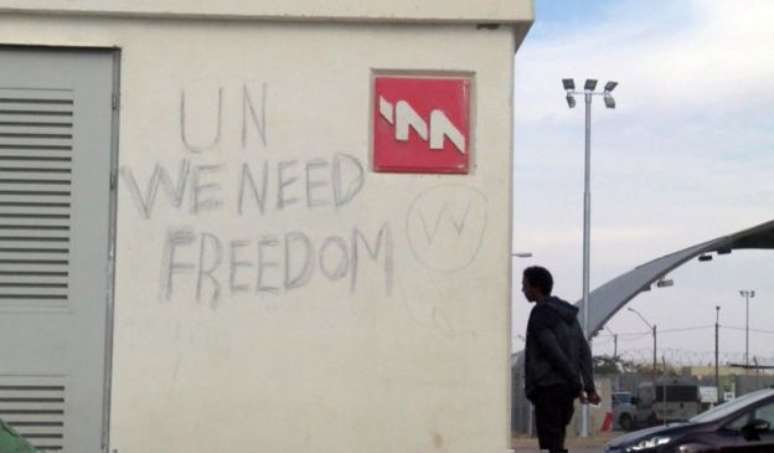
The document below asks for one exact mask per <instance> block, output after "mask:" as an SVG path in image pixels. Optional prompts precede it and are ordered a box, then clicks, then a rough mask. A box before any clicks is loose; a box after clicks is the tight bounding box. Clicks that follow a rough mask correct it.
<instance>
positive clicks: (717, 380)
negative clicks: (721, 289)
mask: <svg viewBox="0 0 774 453" xmlns="http://www.w3.org/2000/svg"><path fill="white" fill-rule="evenodd" d="M719 355H720V305H717V306H715V391H716V392H717V402H718V403H720V401H721V397H720V393H721V392H720V367H719V365H718V357H719Z"/></svg>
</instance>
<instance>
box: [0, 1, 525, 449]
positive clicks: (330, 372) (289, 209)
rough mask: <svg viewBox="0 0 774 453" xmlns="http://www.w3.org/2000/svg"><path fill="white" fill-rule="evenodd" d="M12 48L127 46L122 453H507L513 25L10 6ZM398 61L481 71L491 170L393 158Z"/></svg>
mask: <svg viewBox="0 0 774 453" xmlns="http://www.w3.org/2000/svg"><path fill="white" fill-rule="evenodd" d="M14 3H17V2H10V1H5V2H2V4H4V5H5V6H8V5H12V4H14ZM28 3H31V2H25V4H28ZM87 3H88V2H81V3H76V2H62V4H61V5H59V6H62V7H64V6H66V5H83V4H87ZM132 3H135V2H132ZM136 3H138V4H142V5H144V6H146V7H149V5H152V4H151V2H136ZM157 3H160V2H157ZM168 3H175V2H168ZM453 3H460V2H453ZM493 3H494V2H493ZM508 3H510V2H508ZM47 4H51V5H56V2H47ZM116 4H117V5H124V6H125V7H128V6H127V5H130V2H125V3H121V2H116ZM154 4H155V3H154ZM292 4H293V3H292V2H291V5H292ZM202 8H204V7H202ZM0 43H3V44H30V45H49V46H89V47H91V46H105V47H112V46H115V47H118V48H120V49H121V106H120V144H119V170H120V175H119V177H118V183H119V185H118V220H117V222H118V224H117V233H118V238H117V244H116V288H115V337H114V361H113V379H112V406H111V429H110V432H111V449H115V450H117V451H118V452H119V453H130V452H143V453H155V452H159V453H170V452H186V453H196V452H202V453H205V452H206V453H211V452H231V451H260V452H273V453H274V452H293V453H298V452H326V453H333V452H365V451H368V452H370V453H386V452H401V453H420V452H421V453H426V452H431V451H438V452H450V453H451V452H454V453H462V452H502V451H505V450H506V449H507V446H508V439H509V426H508V414H509V411H508V402H509V399H510V398H509V393H508V392H509V390H508V384H509V375H510V370H509V366H508V358H509V342H510V334H509V329H510V319H509V318H510V313H509V300H510V298H509V290H510V281H509V275H510V272H509V266H510V255H509V251H510V234H511V233H510V219H511V214H510V212H511V211H510V207H511V202H510V196H511V195H510V187H511V128H512V116H511V114H512V99H511V86H512V83H513V58H512V57H513V52H514V43H515V40H514V33H513V30H512V29H510V28H499V29H495V30H479V29H476V27H474V26H467V25H456V26H451V25H448V26H440V25H436V26H433V27H425V26H418V25H390V26H387V25H370V26H364V25H354V24H353V25H333V24H316V25H315V24H305V25H303V24H299V23H284V24H277V23H269V22H249V21H240V22H227V21H182V20H181V21H178V20H156V19H126V18H124V19H118V18H78V17H68V18H63V17H56V18H49V17H46V16H41V15H28V16H25V15H9V14H5V15H0ZM374 69H385V70H409V71H411V70H414V71H428V70H430V71H442V72H447V73H448V72H454V73H460V72H465V73H472V74H474V79H473V87H474V88H473V93H474V95H473V104H472V105H473V117H472V122H471V127H472V130H473V135H472V136H473V143H472V150H473V151H472V152H473V163H474V165H473V166H472V171H471V174H469V175H466V176H430V175H396V174H376V173H373V172H372V171H371V170H370V154H369V153H370V151H369V143H370V136H369V133H370V132H369V131H370V123H371V111H370V109H371V103H372V99H371V77H372V71H373V70H374ZM183 99H184V101H183ZM183 104H184V105H183ZM217 131H219V132H217ZM105 152H109V150H105ZM264 168H265V169H266V170H267V171H268V173H267V175H268V180H267V181H268V183H267V189H266V190H267V198H266V202H265V206H264V207H263V211H262V210H261V208H260V206H259V204H258V202H257V201H256V199H255V198H254V195H253V192H251V191H250V190H251V189H246V188H247V187H249V186H245V180H244V179H243V178H244V173H243V172H244V171H245V169H247V170H248V171H250V174H251V175H252V176H253V178H254V179H255V181H256V183H257V187H258V188H260V187H261V181H262V179H263V171H264ZM310 168H311V170H310ZM310 171H311V174H312V175H313V179H314V180H315V181H318V182H319V183H320V184H321V185H320V186H314V187H312V188H311V189H309V187H308V186H307V185H306V182H307V172H310ZM280 173H282V174H283V175H284V176H280ZM154 175H155V176H154ZM281 177H282V178H283V179H284V180H285V181H286V182H287V181H289V180H293V181H292V182H290V183H287V184H286V185H285V186H284V187H283V189H280V184H279V179H280V178H281ZM154 178H156V181H161V180H163V181H166V182H168V183H169V184H168V185H164V183H163V182H162V185H160V186H159V187H157V188H156V189H153V188H152V187H153V184H152V181H153V180H154ZM159 178H160V179H159ZM165 178H166V179H165ZM294 178H295V179H294ZM337 188H338V192H337V191H336V189H337ZM259 190H260V189H259ZM280 190H283V191H284V192H283V194H282V195H280V194H279V191H280ZM308 191H311V195H312V200H311V201H310V199H309V195H308V193H310V192H308ZM154 196H155V201H150V200H151V198H153V197H154ZM240 197H241V198H240ZM279 198H284V199H285V200H286V201H287V200H290V199H296V202H295V203H292V202H291V203H289V204H286V206H284V207H279V206H278V205H279V204H280V203H279V202H278V199H279ZM240 199H241V200H242V201H241V204H240ZM337 201H338V202H339V204H340V206H336V202H337ZM317 202H320V204H319V205H317ZM310 204H312V205H313V206H311V207H310V206H309V205H310ZM444 207H445V209H446V211H445V213H444ZM449 214H451V216H449ZM425 220H426V221H427V222H437V223H434V225H436V226H435V229H434V230H433V233H435V235H434V236H433V241H434V242H433V243H430V241H429V237H428V236H427V233H428V231H429V230H427V229H424V230H423V229H422V222H423V221H425ZM454 222H457V223H456V224H455V223H454ZM460 222H462V224H463V226H462V228H460ZM427 225H430V224H428V223H425V227H426V228H427ZM412 238H413V240H414V241H417V240H420V239H422V238H425V239H423V240H426V241H428V243H427V244H425V246H423V247H420V248H417V247H416V246H415V247H413V248H412V245H411V244H412ZM306 241H308V244H310V249H309V250H313V253H314V254H315V255H314V259H313V260H312V261H311V262H312V263H313V264H312V266H313V273H312V274H311V276H310V277H309V278H308V280H307V281H303V279H300V280H299V279H296V277H298V276H299V275H300V274H301V273H302V270H303V267H304V265H305V263H307V262H308V261H307V260H306V255H305V254H304V250H307V249H306V248H305V247H306V245H305V244H307V242H306ZM175 244H176V245H175ZM326 244H327V245H326ZM415 245H416V244H415ZM259 254H262V255H261V256H259ZM320 257H322V263H321V262H320ZM259 261H261V262H262V263H263V264H262V265H261V264H259ZM428 262H429V263H442V264H443V266H441V267H444V268H445V269H446V270H443V271H438V270H436V269H434V268H432V266H427V265H426V264H427V263H428ZM187 266H191V267H190V268H189V267H187ZM259 268H261V269H262V270H263V272H262V273H261V274H260V275H259V273H258V269H259ZM326 271H327V274H328V275H327V276H326ZM294 284H296V285H295V287H294ZM288 286H289V287H290V288H289V287H288Z"/></svg>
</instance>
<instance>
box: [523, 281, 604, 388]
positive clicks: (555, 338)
mask: <svg viewBox="0 0 774 453" xmlns="http://www.w3.org/2000/svg"><path fill="white" fill-rule="evenodd" d="M524 354H525V357H524V376H525V391H526V393H527V398H529V399H530V400H533V401H534V398H535V396H536V394H537V393H538V392H539V391H540V388H541V387H549V386H558V385H561V386H563V387H564V388H567V389H568V391H569V392H571V394H572V395H573V396H577V395H579V394H580V391H581V390H585V391H586V393H588V394H591V393H595V388H594V379H593V376H592V368H591V367H592V365H591V350H590V349H589V345H588V343H587V342H586V338H585V336H584V335H583V330H582V329H581V327H580V324H579V323H578V307H575V306H573V305H570V304H569V303H567V302H565V301H563V300H561V299H559V298H557V297H553V296H552V297H549V298H547V299H546V300H544V301H542V302H539V303H537V304H535V307H534V308H532V312H531V313H530V315H529V323H528V324H527V344H526V347H525V350H524Z"/></svg>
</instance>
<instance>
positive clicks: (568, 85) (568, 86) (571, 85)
mask: <svg viewBox="0 0 774 453" xmlns="http://www.w3.org/2000/svg"><path fill="white" fill-rule="evenodd" d="M562 86H564V89H565V90H567V91H572V90H574V89H575V80H573V79H562Z"/></svg>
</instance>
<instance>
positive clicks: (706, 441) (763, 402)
mask: <svg viewBox="0 0 774 453" xmlns="http://www.w3.org/2000/svg"><path fill="white" fill-rule="evenodd" d="M605 451H606V452H607V453H709V452H721V451H722V452H736V451H740V452H741V451H744V452H748V453H771V452H774V389H765V390H758V391H757V392H752V393H748V394H747V395H744V396H741V397H739V398H737V399H734V400H731V401H728V402H725V403H723V404H720V405H718V406H716V407H714V408H713V409H710V410H709V411H707V412H704V413H702V414H699V415H697V416H695V417H693V418H691V419H690V420H688V421H687V422H682V423H671V424H668V425H665V426H658V427H653V428H648V429H644V430H641V431H635V432H632V433H629V434H625V435H623V436H620V437H618V438H616V439H613V440H612V441H610V443H608V445H607V447H606V449H605Z"/></svg>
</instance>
